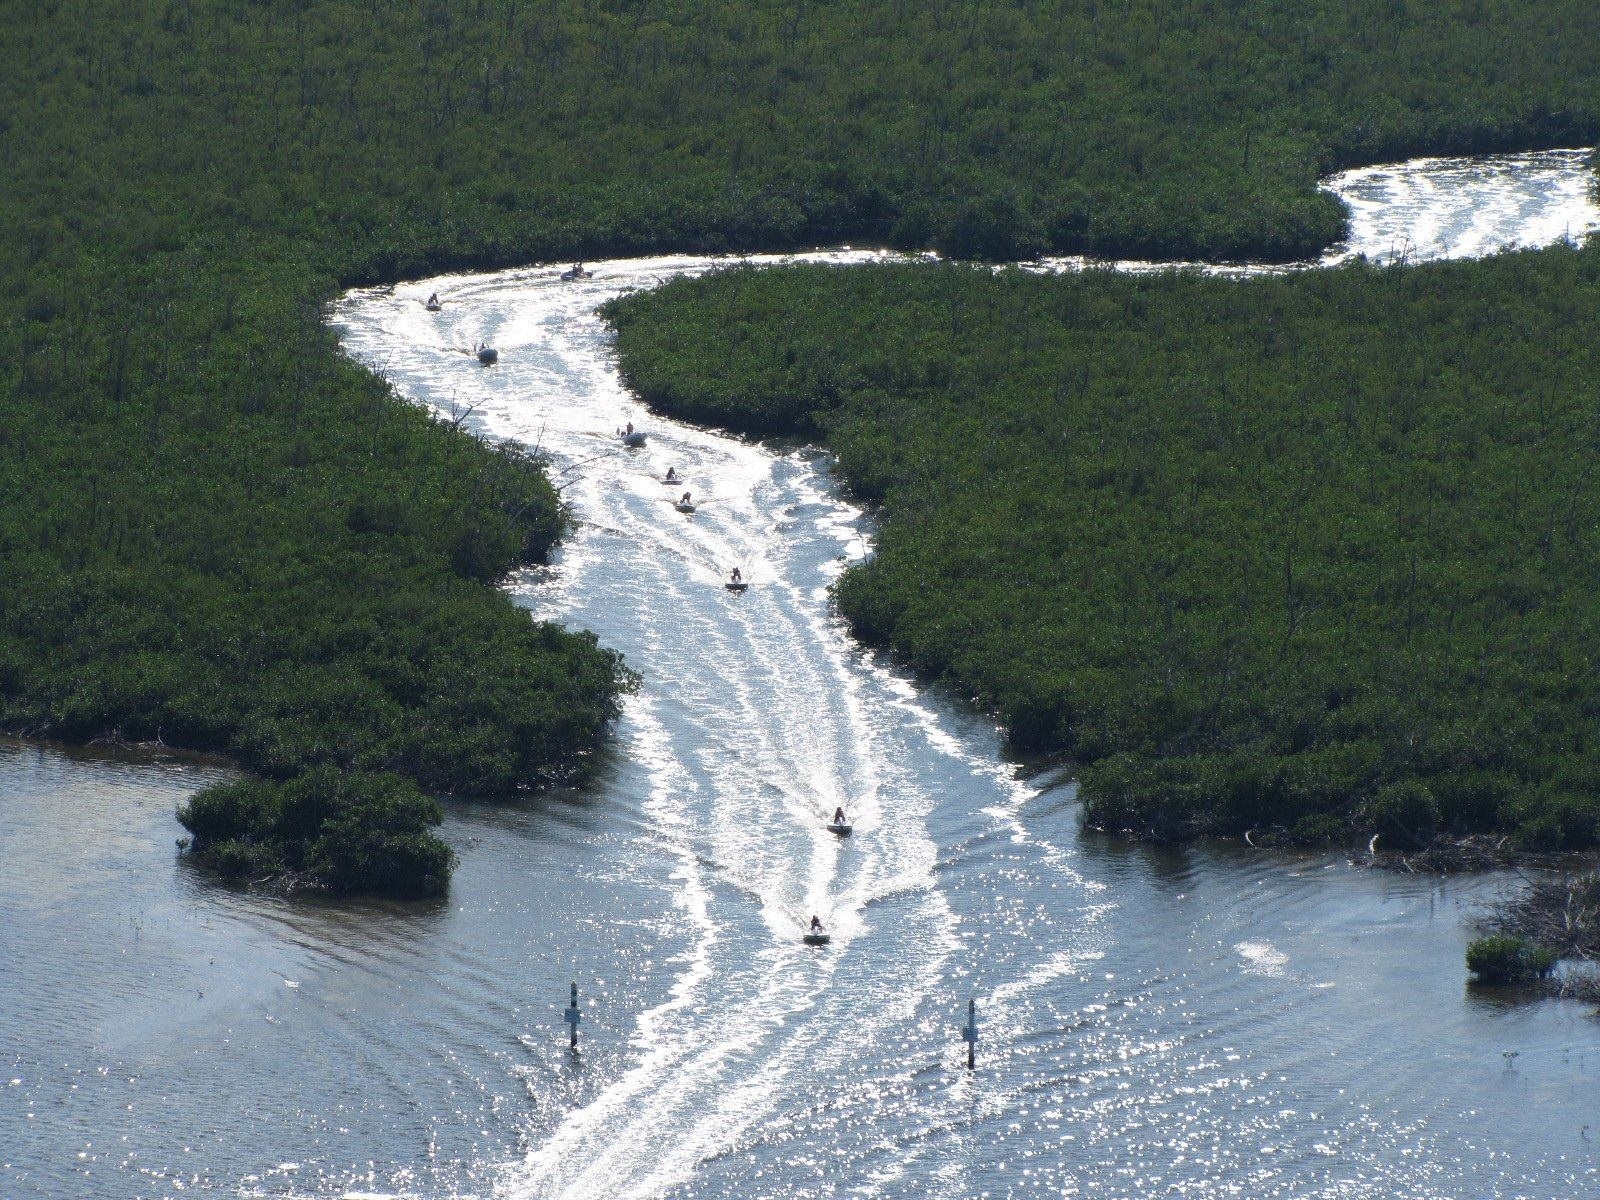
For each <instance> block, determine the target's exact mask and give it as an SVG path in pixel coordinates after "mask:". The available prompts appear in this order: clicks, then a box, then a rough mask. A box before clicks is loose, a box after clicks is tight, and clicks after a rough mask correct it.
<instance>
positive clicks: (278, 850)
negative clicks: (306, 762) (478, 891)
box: [178, 766, 455, 896]
mask: <svg viewBox="0 0 1600 1200" xmlns="http://www.w3.org/2000/svg"><path fill="white" fill-rule="evenodd" d="M178 819H179V820H181V821H182V822H183V823H184V824H185V825H186V826H188V828H189V829H190V831H191V832H192V833H193V834H194V839H195V847H196V849H197V851H199V852H201V853H203V854H205V855H206V856H207V858H208V859H209V860H210V861H211V862H213V863H215V864H216V865H217V866H218V867H219V868H220V869H221V870H222V871H223V872H224V873H225V874H228V875H239V876H245V877H250V878H257V877H276V876H285V875H287V876H289V877H291V878H293V879H295V880H297V881H298V882H301V883H306V884H311V885H314V886H318V887H322V888H326V889H328V890H330V891H335V892H390V893H396V894H399V895H407V896H433V895H437V894H439V893H440V892H443V891H444V890H445V887H446V886H447V885H448V883H449V881H450V869H451V867H452V866H454V864H455V855H454V853H453V852H452V851H451V850H450V848H449V847H448V846H446V845H445V844H444V843H443V842H441V841H440V840H439V839H438V838H437V837H435V836H433V834H431V833H430V832H429V830H430V829H432V828H433V827H434V826H435V825H438V824H439V822H440V821H441V820H442V819H443V814H441V813H440V811H439V804H438V802H437V801H436V800H433V799H431V798H429V797H427V796H424V795H423V794H422V793H421V792H419V791H418V790H417V788H416V785H415V784H413V783H412V782H411V781H410V780H408V779H404V778H402V777H401V776H399V775H387V774H345V773H343V772H340V771H338V770H337V769H335V768H333V767H325V766H324V767H314V768H312V769H311V770H310V771H308V772H307V773H306V774H304V775H301V776H299V777H298V778H295V779H293V780H290V781H289V782H287V783H273V782H270V781H268V780H264V779H239V780H235V781H234V782H232V783H222V784H216V785H214V786H212V787H208V788H206V789H205V790H204V791H201V792H199V793H197V794H196V795H195V796H193V797H192V798H191V799H190V800H189V801H188V802H187V803H186V804H184V805H183V807H182V808H181V809H179V811H178Z"/></svg>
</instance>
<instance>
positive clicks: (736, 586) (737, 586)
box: [722, 579, 750, 592]
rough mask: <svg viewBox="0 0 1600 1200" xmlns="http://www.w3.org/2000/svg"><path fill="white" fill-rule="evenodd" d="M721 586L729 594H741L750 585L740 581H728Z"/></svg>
mask: <svg viewBox="0 0 1600 1200" xmlns="http://www.w3.org/2000/svg"><path fill="white" fill-rule="evenodd" d="M722 586H723V587H725V588H727V589H728V590H729V591H730V592H742V591H744V590H745V588H747V587H749V586H750V585H749V584H748V583H746V582H745V581H744V580H742V579H730V580H728V581H727V582H726V583H724V584H723V585H722Z"/></svg>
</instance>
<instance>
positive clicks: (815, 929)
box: [811, 913, 822, 933]
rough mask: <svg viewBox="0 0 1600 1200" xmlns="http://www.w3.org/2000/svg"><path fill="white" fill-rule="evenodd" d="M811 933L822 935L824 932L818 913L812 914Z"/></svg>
mask: <svg viewBox="0 0 1600 1200" xmlns="http://www.w3.org/2000/svg"><path fill="white" fill-rule="evenodd" d="M811 932H812V933H821V932H822V918H821V917H819V916H817V914H816V913H812V914H811Z"/></svg>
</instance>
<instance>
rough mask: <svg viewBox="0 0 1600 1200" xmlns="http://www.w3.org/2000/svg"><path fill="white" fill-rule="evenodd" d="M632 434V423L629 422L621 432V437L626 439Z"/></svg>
mask: <svg viewBox="0 0 1600 1200" xmlns="http://www.w3.org/2000/svg"><path fill="white" fill-rule="evenodd" d="M632 432H633V422H632V421H629V422H628V427H627V428H626V429H624V430H623V431H622V436H623V437H627V436H628V435H629V434H631V433H632Z"/></svg>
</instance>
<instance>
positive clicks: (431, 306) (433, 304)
mask: <svg viewBox="0 0 1600 1200" xmlns="http://www.w3.org/2000/svg"><path fill="white" fill-rule="evenodd" d="M422 307H423V308H425V309H427V310H428V311H429V312H440V311H441V310H443V308H444V305H442V304H440V303H439V302H438V301H437V300H429V301H428V302H427V303H426V304H424V305H423V306H422Z"/></svg>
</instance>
